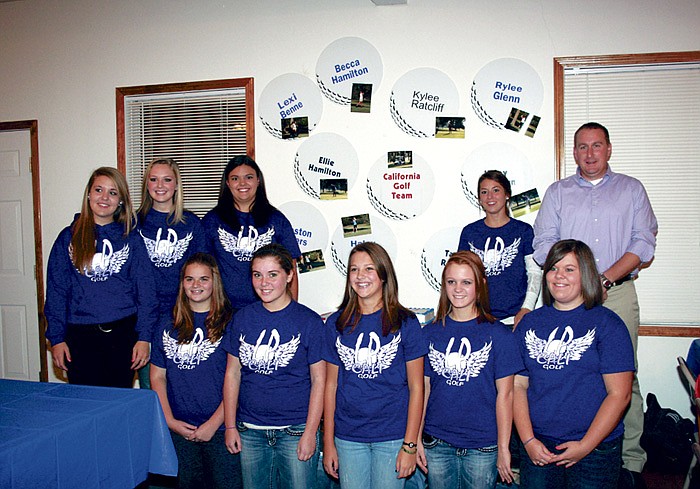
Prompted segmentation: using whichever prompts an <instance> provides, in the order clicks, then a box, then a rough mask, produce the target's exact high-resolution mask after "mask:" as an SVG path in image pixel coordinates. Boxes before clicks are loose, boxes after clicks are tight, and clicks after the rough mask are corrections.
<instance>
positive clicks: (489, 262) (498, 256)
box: [469, 237, 520, 277]
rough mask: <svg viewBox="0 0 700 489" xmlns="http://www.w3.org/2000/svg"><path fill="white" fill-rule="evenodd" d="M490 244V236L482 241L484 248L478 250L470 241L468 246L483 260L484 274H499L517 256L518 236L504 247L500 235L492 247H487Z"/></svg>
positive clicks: (488, 275) (489, 275)
mask: <svg viewBox="0 0 700 489" xmlns="http://www.w3.org/2000/svg"><path fill="white" fill-rule="evenodd" d="M490 244H491V238H490V237H489V238H486V243H484V249H483V250H480V249H479V248H477V247H476V246H474V245H473V244H472V243H471V242H470V243H469V248H470V251H471V252H472V253H476V254H477V255H478V256H479V258H481V261H482V262H484V268H486V276H487V277H491V276H493V275H500V274H501V272H502V271H503V270H505V269H506V268H508V267H510V266H511V264H512V263H513V260H515V257H516V256H518V246H520V238H516V239H515V240H514V241H513V243H512V244H510V245H509V246H507V247H506V245H505V243H504V242H503V239H502V238H500V237H497V238H496V242H495V243H494V245H493V248H489V245H490Z"/></svg>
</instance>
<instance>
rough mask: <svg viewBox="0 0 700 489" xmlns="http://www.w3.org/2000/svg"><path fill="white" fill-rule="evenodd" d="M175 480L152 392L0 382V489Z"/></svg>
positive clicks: (124, 486) (119, 487)
mask: <svg viewBox="0 0 700 489" xmlns="http://www.w3.org/2000/svg"><path fill="white" fill-rule="evenodd" d="M148 472H153V473H156V474H163V475H176V474H177V458H176V456H175V449H174V448H173V443H172V439H171V438H170V432H169V431H168V426H167V424H166V423H165V418H164V416H163V411H162V409H161V407H160V402H159V401H158V396H157V395H156V393H155V392H153V391H150V390H146V389H117V388H108V387H88V386H80V385H69V384H47V383H38V382H24V381H17V380H0V487H2V488H3V489H4V488H25V487H26V488H32V489H36V488H44V487H45V488H52V489H53V488H56V489H68V488H81V489H84V488H104V489H107V488H115V489H128V488H133V487H135V486H136V485H138V484H139V483H141V482H143V481H144V480H145V479H146V477H147V476H148Z"/></svg>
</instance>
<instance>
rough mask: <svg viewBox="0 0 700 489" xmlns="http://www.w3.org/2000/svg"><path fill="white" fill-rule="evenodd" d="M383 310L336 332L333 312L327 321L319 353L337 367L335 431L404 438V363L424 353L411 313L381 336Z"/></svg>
mask: <svg viewBox="0 0 700 489" xmlns="http://www.w3.org/2000/svg"><path fill="white" fill-rule="evenodd" d="M381 312H382V311H381V309H380V310H379V311H377V312H375V313H372V314H367V315H363V316H362V318H361V319H360V322H359V323H358V324H357V326H356V327H355V329H354V331H352V332H350V331H349V330H345V331H344V332H343V334H339V333H338V331H337V329H336V326H335V323H336V320H337V318H338V316H339V314H340V313H339V312H335V313H333V315H331V316H330V317H329V318H328V320H327V321H326V325H325V332H326V334H325V337H326V339H325V342H324V353H323V357H324V359H325V360H326V361H328V362H330V363H332V364H334V365H337V366H338V388H337V391H336V404H335V436H337V437H338V438H340V439H342V440H348V441H356V442H363V443H368V442H380V441H388V440H396V439H399V438H402V437H403V436H404V434H405V432H406V421H407V418H408V397H409V392H408V380H407V375H406V362H408V361H411V360H415V359H416V358H420V357H422V356H423V355H425V354H426V352H427V346H426V343H425V338H424V336H423V334H422V332H421V327H420V324H419V323H418V320H417V319H416V318H415V316H413V317H410V318H408V319H406V320H405V321H404V322H403V324H402V325H401V328H400V329H399V331H397V332H396V333H389V334H388V335H387V336H382V323H381Z"/></svg>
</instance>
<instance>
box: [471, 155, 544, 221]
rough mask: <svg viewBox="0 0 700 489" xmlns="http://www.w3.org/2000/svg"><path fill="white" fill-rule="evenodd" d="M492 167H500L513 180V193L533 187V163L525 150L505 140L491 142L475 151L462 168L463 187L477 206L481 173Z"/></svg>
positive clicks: (478, 207)
mask: <svg viewBox="0 0 700 489" xmlns="http://www.w3.org/2000/svg"><path fill="white" fill-rule="evenodd" d="M488 170H499V171H501V172H503V173H504V174H505V176H506V178H508V180H510V185H511V191H512V194H511V195H518V194H519V193H522V192H526V191H528V190H530V189H532V188H533V187H534V186H533V184H532V166H531V165H530V160H528V158H527V156H525V154H523V153H522V152H521V151H519V150H518V149H516V148H515V147H513V146H511V145H510V144H505V143H487V144H483V145H481V146H479V147H478V148H476V149H475V150H474V151H472V152H471V153H470V154H469V155H468V156H467V158H466V160H465V161H464V164H463V165H462V171H461V180H462V191H463V192H464V196H465V197H466V198H467V200H468V201H469V202H470V203H471V204H473V205H474V206H475V207H476V208H477V209H481V205H480V204H479V187H478V181H479V177H480V176H481V175H482V174H483V173H484V172H485V171H488Z"/></svg>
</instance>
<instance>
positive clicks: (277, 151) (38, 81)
mask: <svg viewBox="0 0 700 489" xmlns="http://www.w3.org/2000/svg"><path fill="white" fill-rule="evenodd" d="M563 3H564V2H559V1H556V0H543V1H539V2H537V1H532V0H504V1H501V2H493V1H490V0H472V1H469V2H465V1H463V0H409V4H408V5H403V6H387V7H376V6H374V4H373V3H372V2H371V1H370V0H304V1H299V2H290V1H287V0H257V1H245V0H238V1H232V0H218V1H214V0H200V1H197V2H192V1H189V0H120V1H118V2H115V1H109V0H60V1H57V0H21V1H16V2H9V3H0V97H1V100H2V102H0V121H13V120H24V119H38V121H39V156H40V163H41V180H42V189H41V192H42V195H41V202H42V204H41V205H42V223H43V250H44V257H45V258H48V254H49V250H50V247H51V244H52V242H53V239H54V238H55V236H56V235H57V234H58V232H59V231H60V229H61V228H62V227H64V226H65V225H67V224H68V223H69V221H70V220H71V217H72V215H73V213H74V212H75V211H76V210H77V209H78V207H79V201H80V195H81V192H82V189H83V186H84V184H85V181H86V178H87V176H88V174H89V172H90V171H91V170H92V169H93V168H95V167H97V166H100V165H115V164H116V131H115V126H116V124H115V118H116V117H115V94H114V89H115V87H118V86H131V85H143V84H157V83H168V82H182V81H194V80H206V79H219V78H235V77H244V76H253V77H254V78H255V85H256V95H259V94H260V93H261V92H262V90H263V88H264V87H265V86H266V85H267V83H268V82H269V81H270V80H272V79H273V78H275V77H276V76H278V75H281V74H284V73H288V72H296V73H301V74H304V75H306V76H308V77H309V78H311V79H313V78H314V74H315V66H316V60H317V58H318V56H319V54H320V53H321V51H322V50H323V49H324V48H325V47H326V46H327V45H328V44H329V43H330V42H332V41H334V40H335V39H337V38H339V37H344V36H358V37H362V38H364V39H366V40H368V41H369V42H370V43H372V44H373V45H374V46H375V47H376V48H377V49H378V51H379V52H380V54H381V56H382V59H383V63H384V78H383V80H382V83H381V85H380V86H379V87H378V88H377V87H375V91H374V93H373V102H374V103H373V107H372V114H371V115H369V116H366V115H360V114H350V113H349V112H348V111H347V108H346V107H341V106H338V105H335V104H332V103H331V102H329V101H328V100H324V113H323V117H322V119H321V122H320V124H319V126H318V128H317V129H316V131H317V132H326V131H329V132H336V133H339V134H341V135H343V136H344V137H346V138H347V139H348V140H349V141H350V142H351V143H352V144H353V145H354V146H355V148H356V150H357V152H358V156H359V158H360V175H361V176H362V175H363V174H364V173H366V171H367V170H368V169H369V167H370V166H371V165H372V164H373V163H374V161H376V160H377V158H379V156H380V155H382V154H385V153H386V151H388V150H396V149H397V148H401V149H403V148H411V149H413V150H414V151H416V152H418V153H419V154H420V155H421V156H423V157H424V158H425V159H427V160H428V161H429V163H430V164H431V165H432V167H433V171H434V172H435V175H436V182H437V188H436V194H435V195H436V197H435V200H434V202H433V204H432V205H431V206H430V208H429V209H428V210H427V211H426V213H424V214H423V215H421V216H419V217H418V218H416V219H414V220H412V221H409V222H396V223H391V225H392V229H393V230H394V232H395V234H396V235H397V238H398V242H399V256H397V257H394V258H395V261H396V263H397V268H398V270H399V280H400V283H401V286H402V292H401V298H402V301H403V302H404V303H405V304H407V305H432V304H434V303H435V301H436V294H435V292H434V291H433V290H432V289H430V287H429V286H428V285H427V283H426V282H425V280H423V278H422V276H421V274H420V270H419V267H418V265H417V262H418V260H417V259H418V257H419V256H420V252H421V249H422V246H423V244H424V241H425V239H427V237H428V236H430V234H432V232H433V231H434V230H437V229H440V228H445V227H450V226H457V225H460V226H461V225H463V224H466V223H467V222H470V221H472V220H474V219H476V218H477V217H478V214H477V212H476V209H474V208H473V207H472V206H471V205H469V204H468V203H467V201H466V199H465V198H464V195H463V194H462V192H461V190H460V187H459V169H460V168H461V165H462V163H463V162H464V159H465V157H466V156H467V155H468V154H469V152H470V151H472V150H473V149H474V148H476V147H477V146H479V145H481V144H483V143H487V142H506V143H508V144H511V145H514V146H516V147H517V148H518V149H519V150H521V151H522V152H524V153H525V154H526V155H527V156H528V158H529V159H530V162H531V164H532V166H533V171H534V175H533V180H534V181H535V182H536V183H537V187H538V188H539V190H540V194H542V193H543V192H544V190H545V189H546V187H547V186H548V185H549V184H550V183H551V182H552V180H553V178H554V149H553V147H554V145H553V124H552V114H553V102H552V95H553V94H552V58H553V57H555V56H570V55H591V54H619V53H642V52H660V51H687V50H695V49H698V47H699V46H700V34H698V29H697V20H698V19H700V3H698V2H697V1H696V0H683V1H680V0H679V1H672V2H670V3H667V4H666V5H664V6H658V3H657V2H656V1H655V0H639V1H635V2H631V1H618V2H610V1H603V0H591V1H588V2H575V4H574V5H569V6H562V4H563ZM572 3H574V2H572ZM500 57H515V58H521V59H523V60H524V61H526V62H528V63H529V64H530V65H532V66H533V67H534V68H535V69H536V70H537V71H538V72H539V74H540V77H541V78H542V81H543V83H544V87H545V100H544V105H543V108H542V110H541V113H540V115H541V116H542V117H543V118H542V122H541V123H540V126H539V128H538V132H537V134H536V136H535V138H534V139H530V138H525V137H522V136H521V135H518V134H516V133H510V134H505V133H509V132H510V131H495V130H493V129H490V128H488V127H487V126H486V125H484V124H483V123H481V122H480V121H479V120H478V119H477V118H476V116H475V114H474V112H473V111H472V110H471V107H470V103H469V87H470V85H471V81H472V79H473V77H474V75H475V74H476V73H477V71H478V70H479V68H481V67H482V66H483V65H484V64H486V63H488V62H489V61H491V60H493V59H496V58H500ZM420 66H430V67H434V68H437V69H439V70H442V71H444V72H445V73H447V74H448V75H449V76H450V77H451V78H452V80H453V81H454V82H455V83H456V84H457V86H458V88H459V90H460V96H461V111H462V113H463V115H465V116H466V118H467V120H466V124H467V137H466V139H465V140H463V141H445V140H442V141H436V140H417V139H415V138H411V137H410V136H407V135H406V134H404V133H403V132H402V131H401V130H400V129H399V128H398V127H397V126H396V125H395V124H394V123H393V121H392V120H391V117H390V115H389V112H388V107H387V103H386V102H387V100H388V97H389V93H390V90H391V87H392V85H393V83H394V82H395V81H396V79H398V78H399V77H400V76H401V75H402V74H403V73H405V72H406V71H408V70H410V69H413V68H416V67H420ZM256 100H257V99H256ZM603 122H604V121H603ZM256 135H257V136H256V151H257V158H256V159H257V160H258V161H259V162H260V164H261V165H262V167H263V169H264V170H265V173H266V177H267V180H268V186H269V193H270V196H271V199H272V201H273V203H275V204H281V203H284V202H287V201H292V200H302V201H306V202H310V203H312V204H314V205H317V206H318V207H319V208H321V210H322V211H323V213H324V215H325V216H326V219H327V221H328V222H329V227H330V228H331V231H332V230H333V229H334V228H335V224H331V223H335V222H337V219H338V218H339V217H340V216H343V215H350V214H356V213H358V212H359V211H362V212H370V213H372V214H374V212H373V208H372V207H371V205H370V204H369V202H368V201H367V200H366V198H365V197H364V196H362V197H357V198H354V199H353V200H352V201H348V202H341V203H337V205H335V204H336V203H334V205H333V207H329V206H322V205H321V204H320V203H319V201H315V202H312V201H311V199H309V198H308V197H307V196H306V195H305V194H304V193H303V192H302V191H301V189H300V188H298V187H297V186H295V185H289V184H288V182H290V181H292V180H291V178H292V162H293V158H294V154H295V151H296V149H297V147H298V142H288V141H280V140H277V139H275V138H273V137H272V136H270V135H269V134H268V133H267V131H266V130H265V129H264V128H263V127H262V125H261V124H259V123H257V124H256ZM613 139H614V135H613ZM329 268H331V267H329ZM307 275H309V276H312V277H311V278H307V277H306V276H303V277H302V283H301V301H302V302H305V303H307V304H309V305H310V306H312V307H314V308H316V309H317V310H321V311H323V310H329V309H332V308H333V306H335V305H336V304H337V303H338V301H339V300H340V294H341V289H342V286H343V279H342V277H341V276H340V275H339V274H338V273H336V272H335V271H334V270H327V271H325V272H323V274H319V275H316V274H307ZM641 280H643V277H642V279H641ZM642 308H643V304H642ZM689 343H690V340H689V339H665V338H641V339H640V346H639V356H640V378H641V382H642V389H643V391H645V392H646V391H653V392H655V393H656V394H657V396H658V397H659V400H660V402H661V404H662V405H669V406H672V407H675V408H676V409H679V410H681V409H683V410H684V411H683V412H686V411H687V402H686V397H685V394H684V393H683V391H682V386H681V384H680V381H678V379H677V376H676V375H675V370H674V366H675V357H676V356H677V355H685V353H686V351H687V349H688V345H689ZM662 360H663V362H662ZM687 415H689V412H688V414H687Z"/></svg>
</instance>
